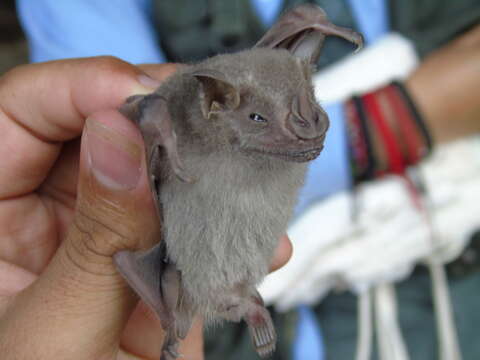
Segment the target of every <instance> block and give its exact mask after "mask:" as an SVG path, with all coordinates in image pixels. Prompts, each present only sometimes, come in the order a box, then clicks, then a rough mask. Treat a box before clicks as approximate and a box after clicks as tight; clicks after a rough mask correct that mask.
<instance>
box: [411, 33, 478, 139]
mask: <svg viewBox="0 0 480 360" xmlns="http://www.w3.org/2000/svg"><path fill="white" fill-rule="evenodd" d="M405 86H406V88H407V89H408V90H409V93H410V95H412V98H413V99H414V100H415V103H416V104H417V106H418V108H419V110H420V112H421V113H422V115H423V117H424V120H425V122H426V123H427V125H428V128H429V129H430V131H431V134H432V136H433V138H434V140H435V141H436V142H437V143H441V142H446V141H450V140H454V139H456V138H459V137H462V136H466V135H469V134H474V133H476V132H477V133H478V132H479V131H480V121H479V119H480V102H479V101H478V91H479V89H480V25H477V26H476V27H475V28H473V29H472V30H470V31H469V32H467V33H466V34H464V35H462V36H460V37H459V38H457V39H455V40H454V41H452V42H451V43H449V44H447V45H446V46H444V47H442V48H440V49H438V50H437V51H434V52H433V53H432V54H431V55H429V56H427V57H426V58H425V60H424V61H423V62H422V63H421V64H420V66H419V67H418V69H417V70H416V71H414V72H413V74H412V75H411V76H410V77H409V78H408V79H407V80H406V82H405Z"/></svg>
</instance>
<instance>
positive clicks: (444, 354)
mask: <svg viewBox="0 0 480 360" xmlns="http://www.w3.org/2000/svg"><path fill="white" fill-rule="evenodd" d="M427 264H428V269H429V271H430V277H431V281H432V296H433V302H434V306H435V320H436V325H437V336H438V346H439V349H438V351H439V355H440V360H461V359H462V354H461V352H460V347H459V345H458V337H457V331H456V327H455V321H454V319H453V314H452V305H451V302H450V294H449V291H448V283H447V276H446V274H445V268H444V266H443V265H442V264H440V263H438V262H437V261H435V260H434V259H433V256H431V257H429V258H428V259H427Z"/></svg>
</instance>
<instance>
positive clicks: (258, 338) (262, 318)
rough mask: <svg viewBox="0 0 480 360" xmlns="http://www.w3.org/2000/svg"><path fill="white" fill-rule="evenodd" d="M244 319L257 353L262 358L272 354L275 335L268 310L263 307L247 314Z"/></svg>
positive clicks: (275, 339)
mask: <svg viewBox="0 0 480 360" xmlns="http://www.w3.org/2000/svg"><path fill="white" fill-rule="evenodd" d="M245 320H246V322H247V324H248V328H249V330H250V336H251V338H252V342H253V345H254V346H255V350H256V351H257V353H258V355H260V356H261V357H262V358H266V357H268V356H270V355H272V354H273V352H274V351H275V344H276V341H277V335H276V333H275V328H274V326H273V322H272V318H271V317H270V314H269V313H268V310H266V309H265V308H263V309H261V310H255V311H253V312H252V313H250V314H248V315H247V317H246V319H245Z"/></svg>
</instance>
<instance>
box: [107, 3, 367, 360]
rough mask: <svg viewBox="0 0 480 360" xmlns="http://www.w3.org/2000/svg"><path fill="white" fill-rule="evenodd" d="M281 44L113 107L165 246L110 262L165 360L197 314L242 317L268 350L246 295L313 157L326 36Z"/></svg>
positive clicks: (270, 341) (269, 329)
mask: <svg viewBox="0 0 480 360" xmlns="http://www.w3.org/2000/svg"><path fill="white" fill-rule="evenodd" d="M297 9H299V10H297V12H298V13H296V14H295V13H294V14H293V15H295V16H298V15H299V14H300V15H301V16H305V17H306V19H307V20H308V21H310V20H309V19H310V17H311V16H312V14H311V12H312V9H313V10H314V12H316V13H317V15H321V16H320V18H321V22H322V26H323V28H327V29H328V28H329V26H330V25H331V24H330V25H329V23H328V21H327V20H326V18H325V15H324V13H323V12H321V13H319V11H321V10H319V8H316V7H315V8H312V7H311V6H310V5H309V6H303V7H300V8H297ZM307 20H302V21H304V22H305V21H307ZM325 24H326V25H325ZM289 26H291V24H290V25H289ZM302 26H303V27H302V29H304V28H305V23H303V25H302ZM332 26H333V25H332ZM278 28H279V26H278V25H277V27H276V29H277V30H276V31H278ZM323 28H322V29H323ZM302 31H304V30H302ZM335 31H336V33H335V34H336V35H338V34H340V35H341V36H342V34H344V33H345V34H347V35H348V36H350V37H351V36H356V34H355V33H352V32H351V31H350V30H347V29H345V30H343V29H341V28H337V27H335ZM292 32H293V30H292ZM352 34H353V35H352ZM268 36H269V37H268V41H269V42H271V41H273V40H275V38H274V37H272V34H268ZM282 36H283V37H282V38H281V40H282V41H281V43H282V44H283V45H282V46H275V47H273V48H268V47H256V48H253V49H250V50H247V51H243V52H240V53H236V54H231V55H220V56H215V57H213V58H211V59H208V60H206V61H204V62H201V63H199V64H196V65H190V66H185V67H182V69H181V70H180V71H178V72H177V73H176V74H174V75H173V76H171V77H170V78H169V79H167V80H166V81H165V82H164V83H163V84H162V85H161V86H160V88H159V89H158V90H156V91H155V93H154V94H152V95H147V96H145V97H135V98H132V99H130V100H129V101H128V102H127V104H126V105H125V106H124V107H123V108H122V112H123V113H124V114H126V115H127V116H129V117H130V118H132V120H134V121H136V122H137V123H138V124H139V127H140V129H141V130H142V134H143V135H144V138H145V143H146V147H147V158H148V163H149V170H150V174H151V176H152V191H153V192H154V194H155V196H156V201H157V206H158V209H159V214H161V216H162V218H163V219H162V220H163V229H164V234H163V235H164V245H157V247H156V248H155V249H154V250H152V251H150V252H149V253H140V254H133V255H132V254H131V253H128V252H122V253H120V254H119V255H118V256H116V261H117V264H118V266H119V269H120V271H121V272H122V274H124V275H125V277H126V279H127V280H128V281H129V283H130V284H131V285H132V286H133V287H134V288H135V289H136V290H137V292H138V293H139V294H140V296H141V297H142V298H143V299H144V300H145V301H147V303H149V304H150V305H151V306H152V307H154V308H155V310H156V311H157V313H158V314H159V317H160V319H161V321H162V326H163V327H164V329H165V330H166V331H167V340H166V343H165V344H164V350H163V355H162V358H163V359H174V358H175V357H176V356H177V354H176V344H177V339H178V338H184V337H185V335H186V332H187V331H188V329H189V327H190V324H191V320H192V317H193V316H194V315H195V314H200V315H202V316H203V317H204V318H205V319H206V320H207V321H211V320H215V319H222V318H223V319H228V320H233V321H239V320H241V319H245V320H246V321H247V323H248V324H249V326H250V330H251V334H252V339H253V342H254V344H255V346H256V348H257V351H258V352H259V354H260V355H266V354H268V353H270V352H271V351H273V349H274V346H275V332H274V329H273V325H272V323H271V319H270V316H269V314H268V311H266V309H265V308H264V307H263V303H262V300H261V297H260V296H259V294H258V293H257V292H256V290H255V287H256V285H258V283H259V282H260V281H261V280H262V279H263V278H264V276H265V275H266V274H267V271H268V265H269V264H270V262H271V260H272V255H273V252H274V249H275V247H276V245H277V243H278V239H279V238H280V236H281V235H282V234H283V233H284V232H285V229H286V227H287V223H288V221H289V218H290V215H291V213H292V210H293V207H294V204H295V200H296V197H297V192H298V189H299V188H300V186H301V184H302V181H303V178H304V174H305V169H306V165H305V164H306V161H308V160H312V159H313V158H315V157H316V156H317V155H318V154H319V153H320V150H321V148H322V147H323V140H324V136H325V132H326V130H327V127H328V119H327V117H326V115H325V113H324V112H323V110H322V109H321V107H320V106H319V105H318V104H317V103H316V102H315V100H314V95H313V90H312V86H311V71H312V69H311V68H312V62H314V60H315V59H314V58H313V57H314V56H316V55H315V54H317V53H318V52H319V49H318V48H317V47H318V46H320V45H319V44H321V42H322V41H323V38H322V36H324V35H323V34H322V33H321V32H320V33H319V35H316V33H314V32H313V33H309V34H308V36H306V37H305V39H308V43H306V45H305V43H302V41H301V39H302V38H300V40H291V39H290V38H286V40H285V34H282ZM272 39H273V40H272ZM312 39H314V40H315V41H312ZM358 42H360V40H358ZM289 44H294V46H293V45H289ZM308 44H312V45H311V46H314V48H312V49H311V51H309V46H310V45H308ZM290 46H293V47H294V48H295V49H301V50H300V52H301V54H300V55H298V54H296V53H295V50H292V49H291V48H290ZM255 114H257V115H261V117H260V118H258V117H256V116H254V115H255ZM159 146H162V147H163V148H164V149H165V151H163V152H158V151H157V148H158V147H159ZM182 179H183V180H188V181H182ZM162 246H163V247H162Z"/></svg>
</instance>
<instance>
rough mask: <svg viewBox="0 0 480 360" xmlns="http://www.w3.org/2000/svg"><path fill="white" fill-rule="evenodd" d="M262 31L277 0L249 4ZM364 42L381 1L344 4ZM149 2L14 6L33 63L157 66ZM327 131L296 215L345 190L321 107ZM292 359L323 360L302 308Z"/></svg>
mask: <svg viewBox="0 0 480 360" xmlns="http://www.w3.org/2000/svg"><path fill="white" fill-rule="evenodd" d="M250 1H251V2H252V7H253V9H254V10H255V11H256V12H257V14H258V16H259V17H260V19H262V21H263V22H264V23H265V25H271V24H272V23H273V22H274V20H275V19H276V18H277V15H278V13H279V12H280V9H281V8H282V0H250ZM348 2H349V4H350V6H351V8H352V10H353V13H354V17H355V20H356V21H357V23H358V25H359V27H360V29H361V31H362V32H363V35H364V37H365V40H366V42H367V44H368V43H372V42H373V41H375V40H376V39H377V38H378V37H380V36H381V35H382V34H384V33H385V32H386V31H387V30H388V22H387V11H386V5H385V1H384V0H349V1H348ZM150 7H151V0H115V1H106V0H82V1H76V0H17V8H18V12H19V15H20V20H21V22H22V25H23V27H24V29H25V32H26V35H27V38H28V40H29V44H30V56H31V60H32V61H33V62H39V61H48V60H54V59H62V58H72V57H85V56H98V55H113V56H116V57H119V58H121V59H123V60H125V61H128V62H131V63H134V64H138V63H161V62H164V61H165V56H164V55H163V52H162V50H161V49H160V48H159V46H158V44H159V39H158V35H157V33H156V31H155V30H154V27H153V24H152V21H153V20H152V18H151V17H150V15H149V14H150V13H151V11H150V10H151V9H150ZM325 110H326V112H327V113H328V115H329V117H330V123H331V125H330V129H329V131H328V136H327V139H326V142H325V150H324V151H323V152H322V154H321V156H320V157H319V158H318V159H316V160H315V161H313V162H312V163H311V164H310V167H309V170H308V173H307V177H306V180H305V185H304V187H303V189H302V190H301V193H300V198H299V203H298V206H297V214H298V213H301V212H302V211H303V210H304V209H305V208H306V207H307V206H308V205H309V204H311V203H312V202H315V201H318V200H320V199H322V198H325V197H327V196H329V195H331V194H334V193H336V192H338V191H342V190H345V189H348V188H349V187H350V168H349V163H348V155H347V143H346V134H345V125H344V121H343V117H344V115H343V107H342V104H330V105H327V106H326V107H325ZM299 314H300V321H299V328H298V331H297V338H296V345H295V347H294V357H295V359H319V360H320V359H323V358H324V349H323V346H322V341H321V335H320V329H319V326H318V324H317V322H316V320H315V318H314V316H313V314H312V312H311V311H310V309H309V308H308V307H301V308H300V312H299Z"/></svg>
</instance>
